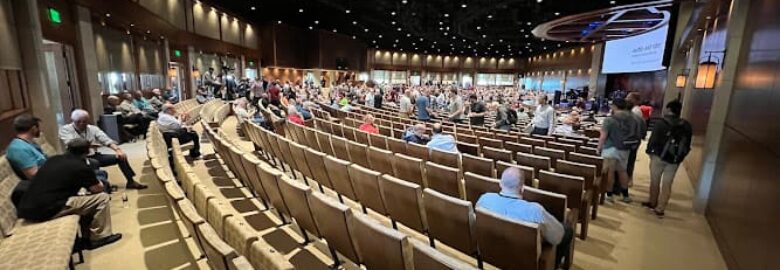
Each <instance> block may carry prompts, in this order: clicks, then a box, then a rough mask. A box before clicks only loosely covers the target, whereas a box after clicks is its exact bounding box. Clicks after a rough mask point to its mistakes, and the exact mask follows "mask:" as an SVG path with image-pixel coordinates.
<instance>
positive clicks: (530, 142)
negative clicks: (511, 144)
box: [519, 137, 546, 147]
mask: <svg viewBox="0 0 780 270" xmlns="http://www.w3.org/2000/svg"><path fill="white" fill-rule="evenodd" d="M519 142H520V143H521V144H527V145H532V146H541V147H545V146H546V142H545V141H544V140H542V139H537V138H531V137H520V140H519Z"/></svg>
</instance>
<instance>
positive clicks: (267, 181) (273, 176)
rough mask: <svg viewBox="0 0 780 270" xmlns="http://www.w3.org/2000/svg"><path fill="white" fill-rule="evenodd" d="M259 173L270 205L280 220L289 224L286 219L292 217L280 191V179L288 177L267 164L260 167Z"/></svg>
mask: <svg viewBox="0 0 780 270" xmlns="http://www.w3.org/2000/svg"><path fill="white" fill-rule="evenodd" d="M257 172H258V176H260V182H261V183H262V184H263V188H265V192H266V193H267V194H268V199H269V200H270V202H269V203H270V204H271V205H272V206H273V207H274V209H276V213H277V214H278V215H279V219H281V220H282V223H287V222H286V220H285V218H284V217H285V216H288V217H289V216H290V210H289V209H288V208H287V205H286V204H285V203H284V198H283V197H282V192H281V191H280V190H279V179H280V178H282V177H286V176H284V173H282V172H280V171H279V170H277V169H274V168H271V167H269V166H266V165H265V164H263V165H260V166H259V167H258V170H257Z"/></svg>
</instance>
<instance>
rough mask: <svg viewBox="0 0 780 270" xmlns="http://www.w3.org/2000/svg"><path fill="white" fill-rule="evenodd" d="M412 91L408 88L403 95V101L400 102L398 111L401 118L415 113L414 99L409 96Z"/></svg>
mask: <svg viewBox="0 0 780 270" xmlns="http://www.w3.org/2000/svg"><path fill="white" fill-rule="evenodd" d="M411 95H412V92H411V91H409V90H408V89H407V90H405V91H404V94H403V95H401V101H399V103H398V113H399V116H400V117H401V118H409V116H411V115H412V113H414V107H412V99H411V98H409V97H410V96H411Z"/></svg>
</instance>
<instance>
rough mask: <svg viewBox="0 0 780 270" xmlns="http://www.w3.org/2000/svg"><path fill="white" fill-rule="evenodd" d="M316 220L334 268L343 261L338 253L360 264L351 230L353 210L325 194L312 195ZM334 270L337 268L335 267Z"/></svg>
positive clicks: (311, 201)
mask: <svg viewBox="0 0 780 270" xmlns="http://www.w3.org/2000/svg"><path fill="white" fill-rule="evenodd" d="M309 205H310V207H311V211H312V214H313V215H314V220H315V222H316V223H317V227H318V228H319V229H320V233H322V237H323V238H325V240H326V241H327V243H328V248H329V249H330V251H331V256H332V258H333V260H334V266H338V265H340V264H341V260H340V259H339V258H338V257H337V256H336V252H338V253H339V254H341V255H342V256H344V257H346V258H347V259H349V260H351V261H352V262H359V260H358V255H357V251H356V249H355V242H353V241H354V240H353V237H352V230H351V229H350V227H351V225H350V222H351V219H352V215H353V214H352V210H350V208H349V207H347V206H346V205H343V204H341V203H339V202H337V201H335V200H333V199H330V198H328V197H327V196H325V194H320V193H316V192H315V193H312V196H311V197H310V198H309ZM333 268H334V269H335V268H336V267H333Z"/></svg>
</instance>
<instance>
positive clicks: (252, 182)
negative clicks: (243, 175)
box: [239, 153, 270, 212]
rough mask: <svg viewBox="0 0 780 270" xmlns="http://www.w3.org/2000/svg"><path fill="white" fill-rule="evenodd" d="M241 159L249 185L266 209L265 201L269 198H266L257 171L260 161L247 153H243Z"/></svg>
mask: <svg viewBox="0 0 780 270" xmlns="http://www.w3.org/2000/svg"><path fill="white" fill-rule="evenodd" d="M241 161H242V162H243V164H244V168H246V171H247V174H248V176H249V186H250V187H252V191H253V193H254V194H255V195H257V196H256V197H257V198H259V199H260V202H261V203H262V204H263V206H264V207H265V208H266V209H268V205H267V203H268V202H269V201H270V200H269V198H268V194H267V193H266V191H265V188H264V187H263V183H262V182H260V174H259V173H258V171H257V170H258V169H259V167H258V166H260V164H261V161H260V160H259V159H257V158H256V157H255V156H254V155H252V154H249V153H247V154H244V157H243V158H242V159H241ZM239 212H244V211H239Z"/></svg>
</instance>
